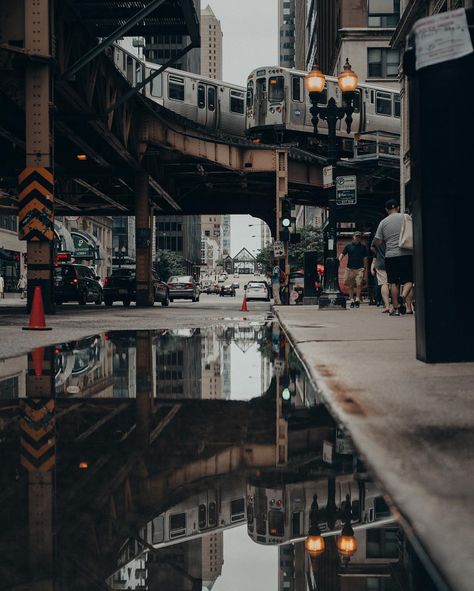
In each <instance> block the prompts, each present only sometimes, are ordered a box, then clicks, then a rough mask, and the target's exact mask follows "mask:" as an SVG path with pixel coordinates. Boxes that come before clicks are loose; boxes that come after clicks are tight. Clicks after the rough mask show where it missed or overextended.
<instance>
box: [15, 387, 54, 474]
mask: <svg viewBox="0 0 474 591" xmlns="http://www.w3.org/2000/svg"><path fill="white" fill-rule="evenodd" d="M54 410H55V402H54V400H53V399H51V398H23V399H21V418H20V443H21V465H22V466H23V467H24V468H25V469H26V470H28V471H29V472H48V471H49V470H52V469H53V468H54V465H55V463H56V431H55V427H56V419H55V415H54Z"/></svg>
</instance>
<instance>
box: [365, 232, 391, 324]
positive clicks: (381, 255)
mask: <svg viewBox="0 0 474 591" xmlns="http://www.w3.org/2000/svg"><path fill="white" fill-rule="evenodd" d="M370 250H371V252H372V254H373V255H374V258H373V259H372V264H371V266H370V272H371V273H372V275H373V276H374V277H375V279H376V281H377V285H378V287H379V289H380V294H381V296H382V302H383V306H384V307H383V310H382V314H390V312H391V311H392V309H391V307H390V290H389V286H388V278H387V271H386V270H385V244H377V242H376V240H375V238H374V239H373V240H372V244H371V245H370Z"/></svg>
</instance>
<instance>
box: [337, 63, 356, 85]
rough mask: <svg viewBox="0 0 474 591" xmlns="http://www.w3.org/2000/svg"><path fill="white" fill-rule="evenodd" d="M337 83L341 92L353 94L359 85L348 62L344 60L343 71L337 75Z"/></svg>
mask: <svg viewBox="0 0 474 591" xmlns="http://www.w3.org/2000/svg"><path fill="white" fill-rule="evenodd" d="M337 83H338V85H339V88H340V89H341V91H342V92H355V90H356V88H357V85H358V83H359V77H358V76H357V74H356V73H355V72H354V71H353V70H352V67H351V64H350V63H349V60H348V59H346V63H345V64H344V70H343V71H342V72H341V73H340V74H339V76H338V78H337Z"/></svg>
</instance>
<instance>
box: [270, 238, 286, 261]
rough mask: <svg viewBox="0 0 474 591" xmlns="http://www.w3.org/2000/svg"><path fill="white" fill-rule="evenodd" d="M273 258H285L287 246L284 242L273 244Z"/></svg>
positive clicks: (277, 241) (276, 241)
mask: <svg viewBox="0 0 474 591" xmlns="http://www.w3.org/2000/svg"><path fill="white" fill-rule="evenodd" d="M273 256H275V257H276V258H279V257H284V256H285V245H284V244H283V242H280V241H279V240H275V242H274V243H273Z"/></svg>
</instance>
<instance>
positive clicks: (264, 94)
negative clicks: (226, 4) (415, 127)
mask: <svg viewBox="0 0 474 591" xmlns="http://www.w3.org/2000/svg"><path fill="white" fill-rule="evenodd" d="M305 76H306V72H302V71H299V70H294V69H288V68H279V67H275V66H273V67H265V68H259V69H256V70H253V72H251V73H250V74H249V76H248V81H247V95H246V112H247V115H246V125H245V129H246V133H247V135H248V136H249V137H251V138H259V139H261V140H263V141H266V142H276V143H280V142H283V141H295V140H296V141H297V140H302V139H303V138H304V136H312V135H313V134H314V130H313V125H312V123H311V117H312V116H311V113H310V108H311V102H310V100H309V93H308V92H307V91H306V86H305ZM331 97H333V98H334V99H335V100H336V102H337V103H338V104H340V102H341V91H340V90H339V86H338V84H337V78H335V77H333V76H327V78H326V88H325V90H324V92H323V93H322V97H321V98H322V100H321V103H320V105H321V106H325V105H326V104H327V102H328V100H329V99H330V98H331ZM400 125H401V123H400V92H398V91H397V90H392V89H390V88H387V87H383V86H375V85H372V84H367V83H361V84H359V87H358V89H357V91H356V96H355V100H354V114H353V124H352V133H351V135H352V136H353V135H354V134H355V133H363V132H375V131H382V132H389V133H400ZM318 130H319V131H320V132H321V133H323V134H324V133H326V130H327V126H326V122H325V121H319V124H318ZM337 134H338V135H340V136H343V137H344V136H345V137H348V134H347V132H346V127H345V124H344V121H342V122H341V121H339V122H338V124H337ZM349 137H351V136H349Z"/></svg>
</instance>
